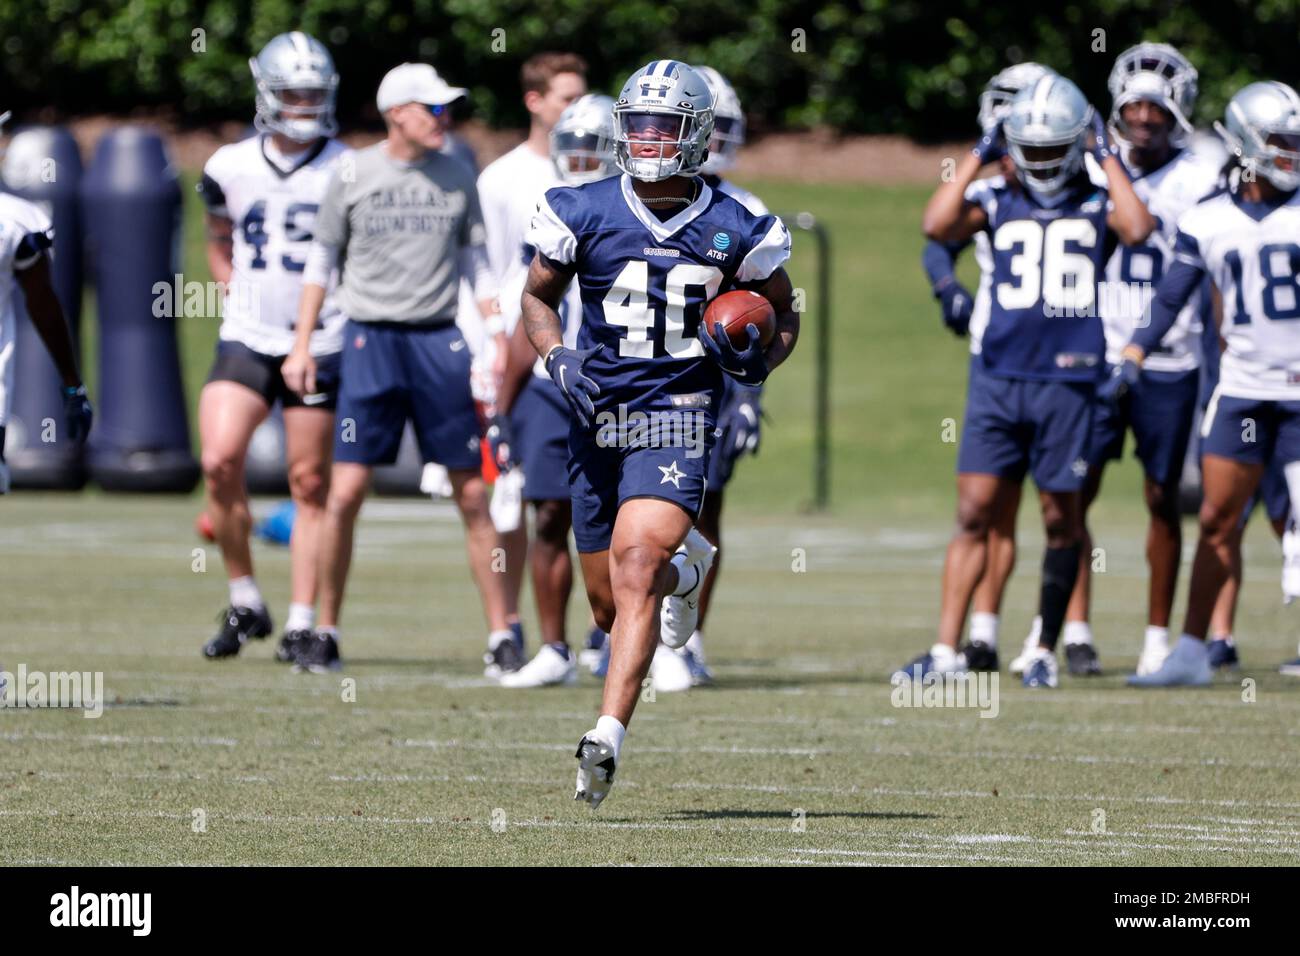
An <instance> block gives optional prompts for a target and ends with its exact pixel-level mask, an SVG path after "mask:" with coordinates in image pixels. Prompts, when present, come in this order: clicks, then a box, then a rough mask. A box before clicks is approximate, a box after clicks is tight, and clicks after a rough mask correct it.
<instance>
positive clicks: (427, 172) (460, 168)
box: [315, 143, 485, 322]
mask: <svg viewBox="0 0 1300 956" xmlns="http://www.w3.org/2000/svg"><path fill="white" fill-rule="evenodd" d="M353 155H354V156H355V162H354V163H353V164H352V165H351V166H350V167H349V166H348V165H347V164H344V165H341V166H340V167H339V168H337V169H336V170H335V172H334V175H333V176H332V177H331V178H330V182H329V185H328V186H327V187H326V188H325V196H324V198H323V199H322V200H321V206H320V209H319V211H318V212H317V213H316V227H315V239H316V240H317V241H318V242H321V243H323V244H325V245H327V246H333V247H335V248H337V249H338V250H339V268H340V271H341V281H340V284H339V290H338V297H339V304H340V305H341V306H342V308H343V311H344V312H345V313H346V314H347V315H348V316H349V317H350V318H352V319H355V320H356V321H358V322H376V321H384V322H426V321H443V320H446V321H452V320H454V319H455V318H456V304H457V296H458V291H459V287H460V279H461V251H462V249H464V248H466V247H469V246H483V245H484V244H485V231H484V228H483V212H482V210H481V209H480V208H479V202H478V189H477V188H476V186H475V183H474V177H473V175H472V173H471V172H470V171H469V170H468V169H467V168H466V167H465V165H464V164H463V163H461V162H460V161H458V160H456V159H453V158H451V157H450V156H446V155H443V154H442V153H437V152H430V153H427V154H426V155H425V156H424V158H423V159H421V160H420V161H419V162H417V163H414V164H411V165H407V164H405V163H399V162H397V161H396V160H394V159H391V158H390V157H389V156H388V152H387V151H386V150H385V149H384V144H383V143H377V144H376V145H374V146H371V147H369V148H367V149H363V150H359V151H357V152H356V153H354V154H353Z"/></svg>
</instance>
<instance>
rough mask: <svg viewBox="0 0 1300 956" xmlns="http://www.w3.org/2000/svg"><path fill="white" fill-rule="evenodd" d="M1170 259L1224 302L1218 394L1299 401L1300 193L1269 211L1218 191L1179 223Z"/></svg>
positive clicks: (1191, 210) (1269, 208)
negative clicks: (1205, 280)
mask: <svg viewBox="0 0 1300 956" xmlns="http://www.w3.org/2000/svg"><path fill="white" fill-rule="evenodd" d="M1174 254H1175V256H1176V258H1177V259H1179V260H1180V261H1182V262H1186V263H1188V264H1190V265H1193V266H1196V267H1197V268H1200V269H1204V270H1205V271H1207V272H1208V273H1209V276H1210V278H1211V280H1212V281H1213V282H1214V284H1215V286H1217V287H1218V289H1219V293H1220V295H1221V297H1222V299H1223V319H1222V325H1221V326H1220V329H1219V334H1220V335H1221V336H1222V337H1223V339H1224V340H1225V342H1226V343H1227V348H1226V350H1225V351H1224V353H1223V360H1222V362H1221V363H1220V366H1219V390H1220V392H1222V393H1223V394H1224V395H1231V396H1235V397H1238V398H1256V399H1267V400H1274V401H1297V400H1300V321H1297V320H1300V192H1297V193H1294V194H1293V195H1292V196H1291V198H1290V199H1289V200H1288V201H1287V202H1286V203H1284V204H1282V205H1281V206H1274V207H1262V206H1260V205H1258V204H1250V203H1242V202H1241V201H1240V200H1239V199H1237V198H1236V197H1235V196H1234V195H1232V194H1231V193H1229V192H1226V191H1225V192H1221V193H1218V194H1217V195H1215V196H1213V197H1212V198H1210V199H1207V200H1205V201H1204V202H1202V203H1200V204H1199V205H1196V206H1193V207H1192V208H1191V209H1190V210H1189V211H1188V212H1187V213H1186V214H1185V215H1184V216H1183V218H1182V219H1181V220H1180V221H1179V223H1178V236H1177V239H1176V240H1175V248H1174Z"/></svg>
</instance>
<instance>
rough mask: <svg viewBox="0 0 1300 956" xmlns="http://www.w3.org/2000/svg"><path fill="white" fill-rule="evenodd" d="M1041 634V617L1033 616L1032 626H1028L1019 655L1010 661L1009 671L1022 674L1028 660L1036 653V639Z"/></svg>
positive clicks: (1027, 664)
mask: <svg viewBox="0 0 1300 956" xmlns="http://www.w3.org/2000/svg"><path fill="white" fill-rule="evenodd" d="M1042 635H1043V619H1042V618H1041V617H1036V618H1034V623H1033V626H1031V627H1030V628H1029V636H1028V637H1026V638H1025V643H1024V646H1023V647H1021V649H1020V656H1019V657H1015V658H1013V659H1012V661H1011V665H1010V666H1011V673H1013V674H1023V673H1024V672H1025V668H1026V667H1028V666H1029V662H1030V661H1032V660H1033V659H1034V655H1036V654H1037V653H1038V640H1039V638H1040V637H1042Z"/></svg>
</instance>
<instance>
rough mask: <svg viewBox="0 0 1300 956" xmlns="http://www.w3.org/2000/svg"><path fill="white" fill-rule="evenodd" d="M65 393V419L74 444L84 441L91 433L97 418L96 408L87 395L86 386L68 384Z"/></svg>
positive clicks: (63, 391) (69, 435) (64, 389)
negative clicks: (92, 406)
mask: <svg viewBox="0 0 1300 956" xmlns="http://www.w3.org/2000/svg"><path fill="white" fill-rule="evenodd" d="M61 391H62V393H63V420H64V422H65V424H66V425H67V428H68V438H69V439H70V440H71V441H72V443H73V444H74V445H79V444H81V443H82V442H84V441H85V440H86V438H87V436H89V435H90V425H91V423H92V422H93V421H94V420H95V410H94V409H93V408H91V407H90V399H89V398H87V397H86V386H84V385H75V386H74V385H68V386H64V388H63V389H62V390H61Z"/></svg>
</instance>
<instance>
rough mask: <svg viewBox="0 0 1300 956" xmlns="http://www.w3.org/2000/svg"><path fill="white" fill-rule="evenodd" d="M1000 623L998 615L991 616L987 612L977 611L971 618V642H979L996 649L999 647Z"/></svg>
mask: <svg viewBox="0 0 1300 956" xmlns="http://www.w3.org/2000/svg"><path fill="white" fill-rule="evenodd" d="M998 622H999V618H998V616H997V615H996V614H990V613H988V612H987V611H976V612H975V613H974V614H972V615H971V616H970V639H971V641H972V642H974V641H979V642H980V643H981V644H987V645H988V646H989V647H991V648H996V647H997V646H998Z"/></svg>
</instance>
